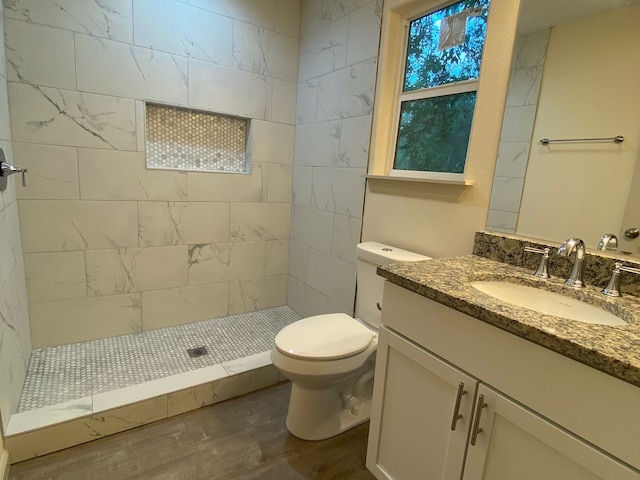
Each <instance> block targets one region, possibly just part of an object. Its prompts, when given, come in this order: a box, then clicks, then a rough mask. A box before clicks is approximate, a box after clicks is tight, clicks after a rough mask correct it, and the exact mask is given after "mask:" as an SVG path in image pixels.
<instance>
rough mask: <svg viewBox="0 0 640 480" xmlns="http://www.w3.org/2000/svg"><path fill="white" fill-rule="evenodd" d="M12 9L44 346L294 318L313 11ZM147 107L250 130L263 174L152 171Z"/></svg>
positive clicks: (15, 124)
mask: <svg viewBox="0 0 640 480" xmlns="http://www.w3.org/2000/svg"><path fill="white" fill-rule="evenodd" d="M5 5H6V6H5V11H4V17H5V28H6V42H7V58H8V80H9V103H10V107H11V108H10V113H11V126H12V130H13V139H14V148H15V156H16V162H17V163H19V164H21V165H24V166H26V167H28V168H29V184H28V186H27V188H19V189H18V198H19V199H20V200H19V206H20V224H21V229H22V240H23V250H24V253H25V266H26V275H27V288H28V293H29V302H30V316H31V328H32V335H33V343H34V346H36V347H44V346H51V345H59V344H64V343H72V342H78V341H85V340H91V339H96V338H104V337H109V336H113V335H120V334H126V333H132V332H139V331H143V330H149V329H154V328H161V327H166V326H171V325H178V324H183V323H188V322H194V321H200V320H206V319H209V318H214V317H220V316H224V315H227V314H233V313H240V312H246V311H252V310H257V309H261V308H269V307H273V306H278V305H283V304H285V303H286V300H287V284H288V263H287V262H288V242H289V231H290V228H289V223H290V215H291V183H292V168H293V167H292V165H293V141H294V128H295V126H294V124H295V101H296V87H297V70H298V64H297V61H298V31H299V1H298V0H234V1H231V2H230V1H226V0H190V1H189V2H186V1H177V0H113V1H110V2H77V1H61V2H42V1H40V0H16V1H13V2H5ZM144 100H151V101H155V102H160V103H168V104H173V105H178V106H185V107H194V108H198V109H205V110H211V111H215V112H220V113H226V114H230V115H238V116H244V117H249V118H251V119H252V126H251V128H252V145H253V150H252V162H253V166H252V171H251V175H239V174H216V173H196V172H176V171H159V170H146V169H145V159H144V149H145V142H144V102H143V101H144Z"/></svg>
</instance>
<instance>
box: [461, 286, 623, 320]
mask: <svg viewBox="0 0 640 480" xmlns="http://www.w3.org/2000/svg"><path fill="white" fill-rule="evenodd" d="M470 285H471V286H472V287H473V288H476V289H477V290H480V291H481V292H483V293H486V294H487V295H490V296H492V297H495V298H497V299H498V300H501V301H503V302H506V303H510V304H511V305H517V306H519V307H524V308H528V309H529V310H534V311H536V312H540V313H544V314H546V315H553V316H555V317H561V318H566V319H569V320H576V321H578V322H584V323H597V324H603V325H628V324H627V322H625V321H624V320H622V319H621V318H620V317H617V316H615V315H613V314H612V313H609V312H607V311H606V310H603V309H601V308H598V307H594V306H593V305H589V304H588V303H585V302H582V301H580V300H576V299H574V298H570V297H565V296H564V295H560V294H557V293H553V292H548V291H546V290H540V289H538V288H533V287H527V286H525V285H517V284H515V283H509V282H496V281H478V282H471V283H470Z"/></svg>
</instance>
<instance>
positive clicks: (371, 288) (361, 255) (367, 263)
mask: <svg viewBox="0 0 640 480" xmlns="http://www.w3.org/2000/svg"><path fill="white" fill-rule="evenodd" d="M356 253H357V256H358V279H357V282H358V291H357V293H356V317H357V318H360V319H362V320H364V321H365V322H367V323H368V324H369V325H371V326H372V327H374V328H376V329H377V328H378V327H379V326H380V317H381V312H380V310H379V309H378V304H380V305H382V290H383V288H384V278H382V277H380V276H379V275H378V274H377V273H376V269H377V268H378V266H380V265H387V264H389V263H396V262H415V261H418V260H431V257H426V256H424V255H420V254H419V253H414V252H409V251H408V250H402V249H401V248H396V247H392V246H390V245H384V244H382V243H377V242H363V243H359V244H358V246H357V247H356Z"/></svg>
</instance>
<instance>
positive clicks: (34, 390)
mask: <svg viewBox="0 0 640 480" xmlns="http://www.w3.org/2000/svg"><path fill="white" fill-rule="evenodd" d="M299 318H300V316H299V315H298V314H296V313H295V312H294V311H293V310H291V309H290V308H289V307H287V306H283V307H276V308H271V309H267V310H261V311H257V312H249V313H243V314H238V315H232V316H228V317H223V318H218V319H212V320H207V321H204V322H197V323H191V324H187V325H181V326H176V327H169V328H164V329H159V330H152V331H149V332H143V333H136V334H131V335H122V336H118V337H113V338H108V339H102V340H95V341H91V342H83V343H77V344H72V345H64V346H59V347H52V348H46V349H39V350H34V351H33V353H32V355H31V361H30V363H29V369H28V371H27V378H26V380H25V384H24V388H23V392H22V396H21V400H20V405H19V407H18V413H16V414H14V415H12V416H11V418H10V421H9V426H8V429H7V432H6V433H7V434H8V435H13V434H18V433H21V432H25V431H29V430H34V429H37V428H41V427H43V426H46V425H51V424H55V423H60V422H64V421H68V420H71V419H73V418H77V417H81V416H84V415H88V414H91V413H96V412H101V411H105V410H108V409H112V408H116V407H118V406H122V405H125V404H130V403H133V402H137V401H142V400H145V399H149V398H152V397H155V396H159V395H165V394H168V393H171V392H176V391H178V390H183V389H187V388H189V387H193V386H196V385H202V384H205V383H207V382H212V381H215V380H218V379H222V378H224V377H228V376H233V375H236V374H238V373H241V372H247V371H250V370H255V369H258V368H261V367H264V366H267V365H270V364H271V360H270V357H269V352H270V350H271V348H272V345H273V340H274V338H275V335H276V333H277V332H278V331H279V330H280V329H282V328H283V327H284V326H286V325H288V324H289V323H292V322H294V321H296V320H298V319H299ZM198 347H205V348H206V349H207V351H208V354H206V355H203V356H200V357H196V358H192V357H190V356H189V354H188V352H187V349H192V348H198Z"/></svg>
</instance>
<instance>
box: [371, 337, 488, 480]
mask: <svg viewBox="0 0 640 480" xmlns="http://www.w3.org/2000/svg"><path fill="white" fill-rule="evenodd" d="M377 355H378V357H377V361H376V362H377V364H376V369H377V370H376V383H375V388H376V392H375V394H374V395H375V397H376V398H378V399H381V400H382V401H381V402H377V403H376V407H375V408H376V411H375V413H374V414H372V419H371V427H370V428H371V430H370V431H371V432H373V431H374V430H376V431H377V435H371V434H370V437H369V446H368V454H367V467H368V468H369V470H371V471H372V472H373V473H374V474H375V475H376V477H377V478H379V479H397V480H402V479H420V478H434V479H436V478H438V479H440V478H443V479H445V478H446V479H459V478H460V474H461V473H462V465H463V462H464V452H465V449H466V444H467V437H468V433H469V425H470V421H471V415H472V410H473V401H474V398H475V394H476V388H477V385H478V382H477V381H476V380H475V379H473V378H471V377H469V376H468V375H465V374H464V373H462V372H461V371H460V370H457V369H455V368H453V367H452V366H450V365H448V364H447V363H445V362H443V361H442V360H439V359H437V358H436V357H434V356H433V355H429V354H428V353H426V352H425V351H424V350H422V349H420V348H418V347H416V346H415V345H413V344H411V343H410V342H408V341H407V340H405V339H403V338H401V337H399V336H398V335H396V334H393V333H390V332H389V331H388V330H385V329H381V331H380V337H379V342H378V353H377ZM454 416H455V420H454Z"/></svg>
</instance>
